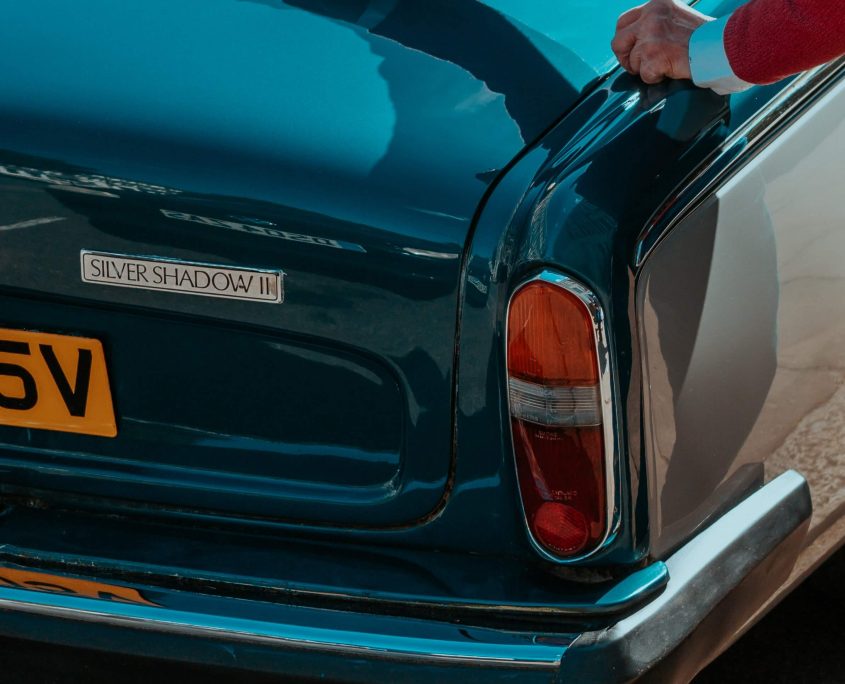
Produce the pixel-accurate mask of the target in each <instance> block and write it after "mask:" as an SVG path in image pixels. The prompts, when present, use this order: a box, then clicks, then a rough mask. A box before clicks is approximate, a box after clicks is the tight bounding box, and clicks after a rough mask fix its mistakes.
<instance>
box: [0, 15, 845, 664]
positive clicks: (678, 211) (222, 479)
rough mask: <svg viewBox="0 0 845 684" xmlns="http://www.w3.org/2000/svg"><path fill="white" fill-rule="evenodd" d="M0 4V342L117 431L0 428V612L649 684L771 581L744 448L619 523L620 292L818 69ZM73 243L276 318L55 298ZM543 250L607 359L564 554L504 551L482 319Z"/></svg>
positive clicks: (6, 626)
mask: <svg viewBox="0 0 845 684" xmlns="http://www.w3.org/2000/svg"><path fill="white" fill-rule="evenodd" d="M3 4H4V8H3V9H4V16H5V21H4V22H3V26H2V28H0V36H2V43H3V45H4V53H5V60H6V64H7V68H5V69H3V70H2V72H0V307H1V308H0V328H4V329H15V330H31V331H43V332H50V333H58V334H67V335H79V336H83V337H88V338H96V339H98V340H100V341H101V342H102V343H103V347H104V351H105V358H106V362H107V365H108V368H109V377H110V380H111V387H112V395H113V397H114V407H115V413H116V416H117V430H118V435H117V437H115V438H114V439H106V438H103V437H97V436H91V435H84V434H70V433H67V432H56V431H48V430H39V429H30V428H21V427H16V426H11V425H0V492H1V493H2V503H3V506H4V507H5V508H4V513H3V516H2V518H0V535H1V536H0V542H2V546H0V563H2V566H3V567H2V568H1V569H0V584H1V585H3V586H0V607H2V608H3V611H2V614H0V631H2V632H3V633H5V634H7V635H17V636H24V637H28V638H33V639H39V640H43V641H45V642H53V643H65V644H72V645H79V646H86V645H90V644H92V643H95V644H96V645H97V647H98V648H101V649H104V650H112V651H115V652H125V653H138V654H153V655H156V654H157V655H167V657H177V658H179V659H184V660H186V661H194V662H203V663H211V664H217V665H224V666H230V667H238V668H242V669H245V670H256V671H271V672H278V673H280V674H285V675H289V676H296V677H301V678H314V679H318V678H328V679H337V680H350V681H352V680H358V681H400V680H401V681H445V680H447V679H450V678H454V679H462V680H475V679H479V680H485V681H487V680H488V679H490V678H492V677H495V676H501V677H502V678H504V679H509V680H517V681H523V680H525V681H534V680H536V681H550V680H560V681H617V680H618V681H627V680H629V679H632V678H636V677H639V676H653V677H657V678H658V680H660V681H666V679H665V678H664V679H662V680H661V679H660V677H673V678H676V679H683V678H684V677H686V676H691V675H692V674H694V673H695V671H697V669H699V668H700V667H702V666H703V664H705V663H706V662H707V661H708V660H709V659H711V658H712V657H714V656H715V655H716V654H717V653H718V652H719V651H720V650H721V649H723V648H724V647H726V645H727V643H729V641H730V638H731V636H732V635H735V634H738V633H739V630H740V628H741V627H742V625H743V624H745V623H746V622H747V621H748V620H751V619H752V618H753V616H755V615H757V614H758V613H759V612H760V611H761V610H762V607H763V606H765V605H767V604H768V603H769V602H771V601H773V600H775V598H776V597H777V596H779V595H781V594H782V593H783V592H784V591H786V589H788V588H789V587H790V586H792V584H794V582H795V581H797V579H799V578H797V577H796V578H793V579H792V581H791V582H788V581H787V580H786V577H785V576H784V575H783V572H780V574H778V573H774V572H770V573H768V574H766V573H765V572H764V571H765V570H766V569H767V568H769V565H771V564H775V565H777V567H778V568H779V569H781V570H783V569H784V568H785V570H786V572H787V574H788V571H789V569H790V568H791V567H792V566H793V564H794V561H795V559H796V558H798V557H799V555H800V553H801V552H802V549H804V548H805V547H804V546H803V545H802V542H801V540H802V539H803V538H804V537H803V535H804V533H805V532H806V530H807V526H808V524H809V521H810V511H811V502H810V492H811V490H812V486H813V483H812V481H811V482H810V486H809V487H808V484H807V482H806V481H805V477H807V476H806V474H804V473H802V475H805V477H802V476H801V475H798V474H797V473H795V472H786V473H784V474H781V472H775V473H774V474H773V476H771V477H768V476H767V477H764V476H763V475H762V474H761V471H760V468H757V467H754V466H755V463H757V465H759V463H758V462H755V463H750V464H749V463H745V462H744V461H742V460H741V459H740V460H737V459H732V458H731V456H732V454H733V455H734V456H735V455H736V454H737V453H739V452H740V442H741V441H742V439H741V438H740V437H741V436H742V435H747V433H748V431H749V430H750V428H748V429H746V428H744V427H742V426H740V427H739V428H737V431H738V432H737V434H740V433H741V434H740V437H737V440H736V443H732V445H731V444H729V445H728V446H727V447H726V452H725V453H726V460H724V462H721V461H720V462H718V463H717V461H719V459H713V464H714V465H713V466H712V468H708V467H703V468H699V469H698V470H695V468H693V470H695V472H696V475H695V477H697V478H700V482H702V483H704V485H703V486H702V487H699V488H697V489H696V488H692V489H690V487H689V486H687V487H686V489H683V492H684V493H683V494H679V495H677V497H676V496H674V495H672V494H671V493H669V494H665V493H664V494H663V496H664V498H663V499H662V501H663V502H664V505H663V507H662V508H661V509H660V511H661V513H660V515H658V514H657V513H656V510H657V507H658V506H659V503H657V502H658V501H660V500H661V499H660V497H661V492H662V489H661V488H662V487H663V484H664V481H665V480H668V479H669V478H668V477H667V478H663V476H662V475H661V476H658V475H656V474H655V473H657V472H658V471H657V470H655V467H654V466H653V464H652V463H651V460H652V459H653V458H654V450H653V448H652V443H651V442H650V439H651V437H650V433H649V430H648V429H647V425H646V422H647V421H646V418H645V417H644V415H645V414H646V412H647V409H646V408H644V407H645V405H646V404H647V403H648V401H647V395H648V393H649V391H650V387H651V386H650V385H649V383H648V382H647V381H645V380H644V370H643V359H644V358H645V356H644V349H643V344H644V341H645V340H646V339H647V338H648V335H647V333H645V332H643V331H642V330H641V329H640V328H639V327H638V326H639V324H640V321H641V320H643V315H641V310H639V309H638V306H641V303H638V302H641V300H639V299H638V294H637V291H636V288H635V282H636V279H637V278H638V277H639V275H640V274H642V273H646V267H647V265H648V264H649V257H650V256H651V255H652V254H654V255H655V262H654V263H658V262H657V260H656V259H657V257H658V256H659V254H660V252H659V251H658V250H659V248H660V245H662V244H670V243H669V242H667V240H668V238H667V237H666V236H667V235H670V233H672V230H671V229H673V227H674V225H675V224H676V223H677V222H678V221H680V220H682V219H683V218H684V217H685V216H686V215H687V213H688V212H689V211H690V210H691V208H694V207H696V206H698V204H699V202H700V201H701V197H703V196H705V195H706V193H707V192H708V188H711V187H712V184H713V183H714V182H715V181H714V180H713V179H715V178H721V177H722V175H724V174H726V173H728V171H729V170H730V169H733V168H735V167H736V166H737V165H739V164H741V163H745V161H747V159H752V158H753V155H754V154H756V151H757V150H758V149H763V148H764V147H765V145H767V144H768V141H769V140H771V139H772V138H773V137H774V136H775V135H776V134H777V132H778V130H779V129H778V128H777V126H775V125H774V124H772V122H773V121H775V123H777V125H778V126H781V127H786V126H787V125H788V122H789V121H790V119H789V117H795V118H798V117H800V115H801V113H802V112H803V111H804V109H806V108H807V107H809V106H810V104H811V103H812V102H813V101H814V98H821V97H822V96H824V94H825V93H827V92H828V91H830V90H832V89H833V88H834V87H835V86H836V84H837V83H838V79H839V70H838V69H839V67H838V66H837V65H833V66H832V67H826V68H825V69H822V70H819V71H817V72H813V73H812V74H810V75H809V76H806V77H802V78H803V81H802V80H800V79H799V81H798V82H793V83H792V84H789V83H786V84H778V85H773V86H767V87H763V88H755V89H753V90H751V91H748V92H746V93H743V94H739V95H735V96H732V97H731V98H730V99H728V98H724V97H720V96H716V95H714V94H712V93H710V92H709V91H702V90H699V89H696V88H694V87H693V86H692V85H691V84H689V83H665V84H659V85H657V86H645V85H643V84H642V83H640V82H639V81H638V80H636V79H634V78H632V77H630V76H628V75H627V74H624V73H621V72H620V70H619V69H618V67H617V65H616V63H615V61H614V60H613V58H612V54H611V52H610V48H609V40H610V36H611V34H612V30H613V25H614V21H615V17H616V16H617V15H618V14H619V13H620V12H621V11H622V10H624V9H625V8H626V5H627V3H623V2H610V3H603V4H601V5H600V6H599V5H595V6H594V5H593V4H590V3H581V2H576V1H575V0H572V1H569V0H566V1H561V2H546V1H542V2H536V3H532V4H530V5H529V4H527V3H519V2H509V1H506V0H499V1H493V0H491V1H490V2H475V1H469V0H462V1H460V2H458V1H456V0H452V1H451V2H446V1H445V0H443V1H442V2H441V1H439V0H437V1H431V2H413V1H410V0H394V1H392V2H357V1H353V0H350V1H349V2H341V1H337V2H334V1H329V0H326V1H323V2H321V1H319V0H313V1H311V0H288V1H286V2H282V1H281V0H212V1H209V0H203V1H202V2H199V1H198V0H196V1H195V0H178V1H176V2H173V1H171V2H163V1H161V0H137V1H135V0H133V1H132V2H122V3H113V2H107V1H106V0H82V1H80V2H76V3H72V4H68V3H64V2H58V1H53V0H31V1H30V2H26V3H12V2H6V3H3ZM702 4H707V3H702ZM731 6H732V4H731V3H727V4H725V3H723V4H722V5H717V4H716V3H709V4H708V7H706V8H704V9H705V10H709V11H712V12H714V13H719V12H723V11H726V10H727V9H729V8H730V7H731ZM795 83H798V85H795ZM773 103H774V104H773ZM775 105H777V106H778V107H780V109H774V110H772V108H773V107H774V106H775ZM802 107H803V108H804V109H802ZM767 108H769V109H767ZM770 110H771V111H770ZM773 112H774V113H773ZM778 112H780V114H778ZM761 113H763V114H765V115H766V116H768V117H769V118H768V119H766V120H765V121H766V122H767V125H769V128H766V129H765V130H764V129H762V128H759V126H760V125H761V124H760V121H761V120H762V119H761V116H762V115H761ZM777 116H780V117H781V118H780V119H778V118H777ZM784 117H786V118H784ZM752 133H754V134H755V135H756V136H757V137H754V136H752ZM766 136H768V137H766ZM755 146H756V147H755ZM708 184H710V185H708ZM702 193H703V194H702ZM83 250H93V251H96V252H103V253H110V254H119V255H139V256H145V257H150V258H159V259H166V260H173V261H175V262H177V263H200V264H215V265H219V266H221V267H222V266H229V267H233V268H237V267H249V268H252V269H264V270H267V271H272V272H277V273H281V274H283V276H282V277H283V282H284V301H283V302H281V303H279V304H273V305H266V304H257V303H254V302H248V301H241V300H235V299H231V300H226V299H220V298H204V297H196V296H184V294H180V293H168V292H157V291H150V290H145V289H133V288H130V287H104V286H100V285H96V284H92V283H90V282H84V281H83V280H82V279H81V278H80V271H79V269H80V252H81V251H83ZM544 269H551V270H553V271H559V272H562V273H565V274H567V275H569V276H571V277H573V278H575V279H577V280H578V281H580V282H581V283H585V284H586V285H587V286H588V287H589V288H590V289H591V290H592V292H594V293H595V295H596V297H597V299H598V301H599V302H600V303H601V306H602V308H603V311H604V313H605V315H606V321H605V322H606V325H607V330H608V337H609V348H610V351H611V354H612V358H613V368H614V374H613V378H612V392H613V400H614V402H613V403H614V408H613V415H614V440H615V454H616V455H615V457H614V460H613V472H612V474H611V477H612V478H613V480H614V484H615V486H614V488H613V500H612V512H613V514H612V521H611V522H609V523H608V525H609V526H610V527H612V529H611V530H609V534H608V535H607V540H606V541H605V542H603V543H602V545H601V547H600V548H599V549H597V551H596V553H595V554H593V555H592V556H591V557H590V558H589V559H588V560H584V561H579V562H574V563H569V562H563V561H561V562H557V561H555V560H554V559H549V558H547V557H543V556H542V555H540V554H538V553H536V549H535V548H534V546H533V545H532V540H531V537H530V535H529V534H528V533H527V531H526V523H525V518H524V514H523V510H522V508H521V506H520V503H519V502H520V493H519V485H518V482H517V474H516V472H515V469H514V454H513V444H512V436H511V431H510V418H509V412H508V394H507V385H508V382H507V369H506V362H505V358H504V355H505V352H504V344H503V339H504V335H505V319H506V315H507V314H506V311H507V303H508V301H509V298H510V297H511V295H512V294H513V292H514V291H515V289H516V287H517V286H518V285H519V284H520V283H521V282H523V281H525V279H526V278H529V277H531V276H532V275H533V274H536V273H538V272H540V271H542V270H544ZM655 287H657V286H655ZM667 287H668V288H669V289H670V290H671V289H672V288H671V286H667ZM752 304H753V301H752ZM691 307H692V309H693V310H697V309H695V306H694V305H692V304H691ZM690 328H691V329H696V322H695V321H693V322H691V323H690ZM702 330H703V328H702ZM678 344H681V343H680V342H679V343H678ZM717 346H718V343H717ZM747 353H748V354H750V355H753V354H755V353H756V351H755V350H753V349H749V350H747ZM664 356H665V357H666V358H672V357H671V355H668V354H665V355H664ZM649 367H651V366H649ZM670 375H671V370H670ZM745 380H746V379H744V380H743V381H745ZM752 380H753V381H756V377H755V378H752ZM760 382H761V386H762V385H765V388H764V389H765V390H768V384H766V382H770V379H769V381H764V380H761V381H760ZM15 387H16V386H15V385H14V384H13V383H12V384H9V383H7V384H0V393H2V394H5V395H13V394H14V393H15V391H16V389H15ZM761 391H762V390H761ZM763 393H764V394H765V391H764V392H763ZM749 401H750V402H751V404H754V402H753V400H751V399H749ZM754 405H755V406H756V404H754ZM678 415H680V414H678ZM0 418H2V414H0ZM754 419H755V416H750V417H749V416H744V417H741V421H742V422H743V425H744V424H745V423H749V424H750V423H751V422H753V420H754ZM737 420H740V419H737ZM0 422H2V421H0ZM676 422H677V424H678V425H681V424H682V421H681V418H680V417H678V418H677V421H676ZM679 434H680V433H679ZM731 449H733V451H732V452H731ZM763 460H765V459H763ZM758 461H759V459H758ZM677 462H678V463H681V460H678V461H677ZM781 470H782V471H783V470H786V468H783V469H781ZM687 472H691V471H687ZM775 475H778V476H779V477H774V476H775ZM673 477H674V478H675V479H676V480H677V479H678V476H673ZM680 479H681V481H682V485H683V484H684V476H683V475H682V476H680ZM686 479H689V477H687V478H686ZM687 484H688V483H687ZM666 486H667V487H668V486H669V485H668V484H667V485H666ZM678 491H680V490H678ZM678 497H683V498H684V499H685V500H686V502H687V503H688V505H684V506H680V505H676V504H675V503H674V501H675V499H676V498H678ZM667 502H668V503H667ZM825 520H826V524H829V522H830V520H831V518H829V517H828V518H825ZM764 530H768V531H769V533H767V534H763V531H764ZM752 542H753V543H752ZM837 544H838V541H836V542H834V541H831V542H830V543H828V544H827V545H825V546H824V549H823V550H822V551H820V552H819V553H818V554H817V557H815V558H814V560H813V563H815V562H820V560H821V559H822V558H823V557H824V556H825V555H826V554H827V553H829V552H831V550H832V549H833V548H835V546H836V545H837ZM715 567H720V568H723V569H724V571H723V572H722V573H721V574H720V579H719V582H716V583H715V585H713V574H714V570H713V569H714V568H715ZM755 572H757V573H762V574H763V575H764V576H765V578H766V579H765V580H761V581H760V586H763V587H764V589H765V590H764V591H762V596H758V595H757V594H754V595H751V596H749V595H748V594H747V593H743V587H745V586H746V585H747V581H748V579H749V578H750V577H754V576H755V575H754V573H755ZM744 583H745V584H744ZM714 586H715V588H714ZM728 596H730V597H732V598H731V600H733V601H734V604H735V605H736V606H738V607H739V608H738V609H737V611H736V614H735V615H734V616H733V617H732V619H733V620H734V622H736V623H737V624H734V623H733V622H727V623H725V622H723V623H722V626H721V629H720V628H718V627H714V625H713V623H714V622H715V619H714V616H716V615H718V610H717V609H718V607H719V606H720V605H722V603H721V602H722V600H723V599H725V598H726V597H728ZM693 597H695V599H696V600H695V603H696V605H697V607H696V609H695V610H694V611H692V612H686V613H684V616H685V617H683V618H679V617H678V615H680V613H682V612H683V611H682V610H681V606H682V605H684V602H685V601H686V602H689V601H691V600H692V598H693ZM667 616H674V618H673V624H674V628H673V629H671V630H666V629H663V627H662V626H663V625H665V624H666V622H665V621H666V620H667ZM657 620H660V622H650V621H657ZM655 634H659V635H660V636H654V635H655ZM691 635H692V636H691ZM726 635H727V636H726ZM683 644H687V646H686V647H687V648H690V649H691V652H692V653H694V655H686V652H685V651H684V650H683V648H684V646H683ZM690 644H694V645H693V646H689V645H690ZM696 649H697V650H696ZM174 654H175V655H174ZM661 668H662V669H661ZM667 672H670V673H671V674H670V675H667V674H666V673H667Z"/></svg>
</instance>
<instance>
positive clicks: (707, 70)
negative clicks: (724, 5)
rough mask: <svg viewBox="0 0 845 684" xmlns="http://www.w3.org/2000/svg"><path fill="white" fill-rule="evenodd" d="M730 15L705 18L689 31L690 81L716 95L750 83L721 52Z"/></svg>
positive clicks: (740, 88) (741, 87)
mask: <svg viewBox="0 0 845 684" xmlns="http://www.w3.org/2000/svg"><path fill="white" fill-rule="evenodd" d="M730 18H731V16H730V15H728V16H726V17H722V18H721V19H715V20H714V21H708V22H707V23H706V24H702V25H701V26H699V27H698V28H697V29H695V31H693V32H692V36H690V41H689V67H690V73H691V74H692V82H693V83H695V85H697V86H698V87H699V88H710V89H711V90H713V91H714V92H715V93H717V94H719V95H727V94H728V93H738V92H741V91H743V90H748V89H749V88H750V87H751V86H752V85H754V84H753V83H748V82H746V81H743V80H742V79H741V78H739V76H737V75H736V74H735V73H734V71H733V69H731V64H730V62H729V61H728V55H727V54H726V53H725V25H726V24H727V23H728V19H730Z"/></svg>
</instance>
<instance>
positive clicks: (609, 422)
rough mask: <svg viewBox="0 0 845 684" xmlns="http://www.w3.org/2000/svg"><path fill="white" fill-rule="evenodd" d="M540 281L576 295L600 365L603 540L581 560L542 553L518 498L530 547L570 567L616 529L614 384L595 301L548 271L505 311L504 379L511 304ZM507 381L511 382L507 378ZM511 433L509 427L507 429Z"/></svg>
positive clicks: (601, 546)
mask: <svg viewBox="0 0 845 684" xmlns="http://www.w3.org/2000/svg"><path fill="white" fill-rule="evenodd" d="M538 280H542V281H544V282H547V283H551V284H552V285H557V286H558V287H560V288H561V289H564V290H566V291H567V292H569V293H570V294H573V295H575V296H576V297H577V298H578V300H579V301H580V302H581V303H582V304H583V305H584V308H585V309H586V310H587V312H588V313H589V314H590V318H591V319H592V321H593V330H594V331H595V341H596V358H597V359H598V362H599V397H600V400H601V415H602V430H603V432H604V467H605V473H606V474H607V477H605V483H606V491H605V498H606V501H607V508H606V511H605V516H606V518H605V519H606V520H607V524H606V526H605V530H604V536H603V537H602V539H601V541H600V542H599V543H598V544H597V545H596V547H595V548H594V549H593V550H591V551H588V552H587V553H583V554H581V555H580V556H573V557H571V558H559V557H557V556H555V555H554V554H552V553H551V552H550V551H548V550H547V549H545V548H544V547H543V546H542V545H541V544H540V543H539V542H538V541H537V540H536V539H535V538H534V534H533V533H532V531H531V526H530V525H529V524H528V516H527V515H526V513H525V504H524V502H523V501H522V494H521V493H520V496H519V504H520V506H521V507H522V519H523V521H524V522H525V529H526V530H527V532H528V538H529V540H530V541H531V545H532V546H533V547H534V549H535V550H536V551H537V553H539V554H540V555H541V556H542V557H543V558H545V559H546V560H548V561H551V562H553V563H557V564H559V565H569V564H572V563H577V562H579V561H583V560H586V559H587V558H591V557H593V556H595V555H596V554H597V553H599V552H600V551H601V550H603V549H604V548H605V547H607V546H608V544H609V543H610V542H611V541H612V540H613V537H615V534H616V532H617V531H618V529H619V522H620V521H619V511H618V506H617V501H616V491H617V479H618V473H617V471H616V460H617V454H618V442H617V438H616V429H615V426H616V422H615V415H614V414H615V410H614V400H613V382H612V378H611V368H612V364H611V355H610V344H609V342H608V337H607V330H606V328H605V315H604V310H603V309H602V307H601V302H599V300H598V297H596V295H595V294H594V293H593V291H592V290H590V289H589V288H588V287H587V286H586V285H583V284H582V283H580V282H578V281H577V280H575V279H574V278H570V277H569V276H565V275H563V274H562V273H557V272H555V271H551V270H548V269H547V270H544V271H541V272H540V273H538V274H536V275H533V276H531V277H530V278H528V279H527V280H524V281H522V282H520V284H519V285H518V286H517V287H516V288H515V289H514V291H513V292H512V293H511V296H510V299H509V300H508V305H507V307H506V310H505V340H504V343H505V375H506V376H507V358H508V321H509V320H510V308H511V302H513V299H514V297H515V296H516V295H517V293H518V292H519V291H520V290H521V289H522V288H523V287H525V286H526V285H528V284H529V283H532V282H536V281H538ZM508 379H510V378H508ZM508 413H509V415H513V410H512V407H511V405H510V397H509V398H508ZM508 428H509V429H510V424H509V425H508ZM510 433H511V452H512V454H513V464H514V468H516V448H515V446H514V441H513V430H510ZM517 482H519V473H517Z"/></svg>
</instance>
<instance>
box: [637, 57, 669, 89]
mask: <svg viewBox="0 0 845 684" xmlns="http://www.w3.org/2000/svg"><path fill="white" fill-rule="evenodd" d="M665 76H666V75H665V74H664V73H663V71H662V70H661V69H660V68H658V67H656V66H655V65H654V64H652V63H650V62H649V63H647V64H645V65H644V66H643V67H642V68H641V69H640V78H641V79H642V80H643V82H645V83H648V84H649V85H652V84H654V83H660V81H662V80H663V79H664V78H665Z"/></svg>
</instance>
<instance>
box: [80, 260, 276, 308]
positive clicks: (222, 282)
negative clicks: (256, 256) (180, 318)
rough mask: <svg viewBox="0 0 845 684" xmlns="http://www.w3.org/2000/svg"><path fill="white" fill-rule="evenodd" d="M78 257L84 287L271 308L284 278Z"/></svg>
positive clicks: (211, 267)
mask: <svg viewBox="0 0 845 684" xmlns="http://www.w3.org/2000/svg"><path fill="white" fill-rule="evenodd" d="M79 256H80V260H81V263H82V280H83V282H86V283H97V284H100V285H114V286H117V287H135V288H140V289H142V290H163V291H166V292H181V293H183V294H193V295H203V296H205V297H224V298H226V299H246V300H248V301H251V302H268V303H271V304H278V303H280V302H282V301H283V300H284V275H285V274H284V272H282V271H269V270H264V269H258V268H240V267H237V266H219V265H214V264H202V263H196V262H191V261H178V260H176V259H165V258H162V257H140V256H129V255H127V254H106V253H104V252H89V251H88V250H85V249H83V250H82V251H81V252H80V254H79Z"/></svg>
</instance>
